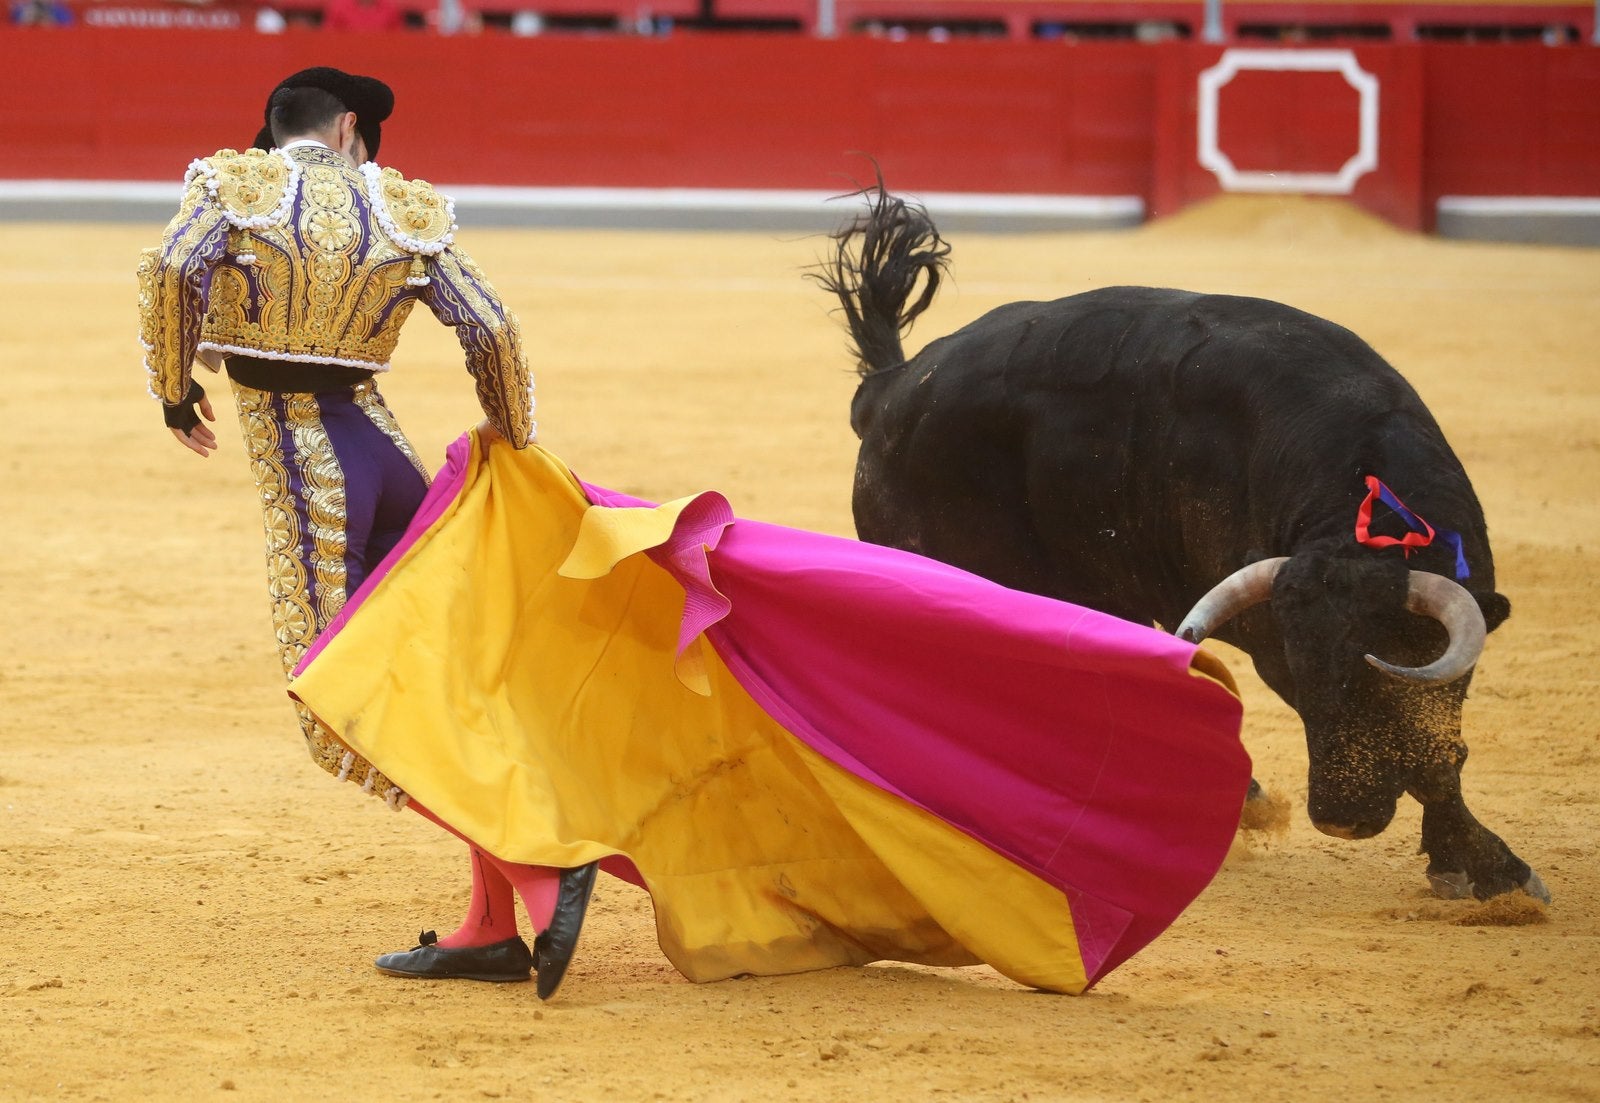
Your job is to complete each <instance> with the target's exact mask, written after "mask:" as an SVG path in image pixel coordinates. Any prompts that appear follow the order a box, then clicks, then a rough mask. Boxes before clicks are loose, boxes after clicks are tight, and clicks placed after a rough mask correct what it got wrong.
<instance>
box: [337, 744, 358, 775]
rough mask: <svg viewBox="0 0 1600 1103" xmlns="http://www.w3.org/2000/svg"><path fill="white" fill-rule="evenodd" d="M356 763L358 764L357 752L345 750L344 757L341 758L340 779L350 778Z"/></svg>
mask: <svg viewBox="0 0 1600 1103" xmlns="http://www.w3.org/2000/svg"><path fill="white" fill-rule="evenodd" d="M355 764H356V753H355V752H354V751H346V752H344V757H343V758H341V759H340V760H339V780H340V781H347V780H349V778H350V771H351V770H352V769H353V768H354V767H355Z"/></svg>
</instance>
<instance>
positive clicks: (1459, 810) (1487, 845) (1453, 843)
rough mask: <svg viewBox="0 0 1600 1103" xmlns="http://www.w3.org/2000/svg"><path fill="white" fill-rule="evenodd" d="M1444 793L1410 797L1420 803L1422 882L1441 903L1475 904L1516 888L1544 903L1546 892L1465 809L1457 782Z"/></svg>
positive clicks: (1506, 847) (1539, 882)
mask: <svg viewBox="0 0 1600 1103" xmlns="http://www.w3.org/2000/svg"><path fill="white" fill-rule="evenodd" d="M1441 788H1445V789H1446V791H1444V792H1433V793H1419V792H1418V791H1416V790H1412V792H1411V795H1412V796H1413V797H1416V798H1417V800H1418V801H1420V802H1421V803H1422V851H1423V853H1425V854H1427V855H1428V883H1429V885H1431V886H1432V888H1433V893H1434V895H1435V896H1439V897H1443V898H1444V899H1447V900H1457V899H1463V898H1465V897H1466V896H1467V895H1468V894H1469V893H1470V894H1471V895H1473V896H1476V897H1477V898H1478V899H1479V900H1487V899H1489V897H1491V896H1499V895H1500V894H1501V893H1504V892H1511V891H1512V890H1513V889H1521V890H1522V891H1523V892H1525V893H1527V894H1528V895H1529V896H1532V897H1534V898H1535V899H1537V900H1542V901H1543V902H1544V903H1546V904H1548V903H1550V890H1549V889H1547V888H1545V886H1544V882H1543V881H1542V880H1540V878H1539V875H1538V874H1537V873H1535V872H1534V871H1533V870H1532V869H1531V868H1529V866H1528V863H1527V862H1524V861H1523V860H1522V859H1521V858H1519V857H1517V856H1516V855H1515V854H1514V853H1512V851H1511V848H1510V847H1509V846H1507V845H1506V844H1505V842H1504V841H1503V840H1502V839H1501V838H1500V836H1498V835H1496V834H1495V833H1494V832H1493V831H1490V830H1489V829H1488V828H1486V827H1484V826H1483V825H1482V824H1481V823H1479V822H1478V821H1477V819H1476V818H1475V817H1474V816H1473V814H1472V813H1471V812H1470V811H1469V810H1468V809H1467V804H1466V801H1465V800H1463V799H1462V796H1461V785H1460V780H1459V777H1458V778H1456V779H1455V783H1454V784H1453V785H1449V786H1447V787H1441Z"/></svg>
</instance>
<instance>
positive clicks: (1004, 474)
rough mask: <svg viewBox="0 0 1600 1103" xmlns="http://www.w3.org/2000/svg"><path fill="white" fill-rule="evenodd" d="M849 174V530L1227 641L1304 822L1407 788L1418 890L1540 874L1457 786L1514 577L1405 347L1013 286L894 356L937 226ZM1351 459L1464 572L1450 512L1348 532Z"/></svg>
mask: <svg viewBox="0 0 1600 1103" xmlns="http://www.w3.org/2000/svg"><path fill="white" fill-rule="evenodd" d="M866 194H867V195H868V196H869V197H873V198H872V199H871V202H870V207H869V209H868V211H867V213H866V214H864V215H863V216H862V217H861V218H860V219H859V220H857V222H856V223H855V224H854V225H852V226H849V227H847V228H845V229H843V230H841V231H840V232H839V233H838V234H837V235H836V238H835V241H836V245H837V249H836V252H835V255H834V256H833V258H832V259H831V260H829V261H828V262H826V263H824V264H823V265H822V267H821V272H820V274H819V276H818V278H819V281H820V282H821V283H822V285H823V286H824V287H825V288H827V289H828V290H830V291H832V292H833V293H835V294H836V295H837V296H838V298H839V301H840V303H841V304H842V306H843V308H844V313H845V316H846V319H847V322H848V325H849V328H850V332H851V336H852V338H853V340H854V342H855V345H856V350H855V351H856V353H857V355H858V359H859V371H860V374H861V385H860V388H859V389H858V390H857V392H856V395H855V398H854V401H853V402H852V404H851V410H850V419H851V424H852V426H853V427H854V429H855V431H856V433H857V435H858V436H859V437H860V438H861V452H860V457H859V460H858V462H857V465H856V478H855V494H854V509H855V521H856V527H857V530H858V532H859V534H860V536H861V538H862V539H864V540H870V541H872V542H874V543H879V544H886V545H890V546H893V547H897V548H903V549H906V550H909V551H914V552H918V553H921V554H923V555H928V556H932V557H934V558H937V559H941V560H944V561H946V562H948V563H951V564H954V565H956V566H958V567H962V568H964V569H966V570H969V571H972V572H974V573H976V574H980V575H984V576H986V577H988V578H991V579H994V580H995V581H997V582H1000V583H1002V584H1004V585H1007V586H1010V587H1012V588H1015V589H1020V590H1027V591H1031V592H1034V593H1039V594H1046V595H1049V596H1051V597H1055V598H1060V599H1063V600H1066V601H1071V602H1075V603H1077V604H1081V605H1086V606H1089V607H1092V608H1095V609H1100V610H1103V611H1105V612H1108V613H1112V614H1115V615H1117V616H1120V617H1124V618H1126V619H1128V620H1132V621H1137V622H1140V623H1144V624H1160V625H1164V626H1166V627H1168V628H1172V627H1173V626H1179V628H1180V630H1181V631H1182V632H1183V634H1184V635H1186V636H1188V637H1189V638H1191V639H1196V640H1198V639H1200V638H1204V637H1205V636H1206V635H1208V634H1209V635H1215V636H1216V637H1217V638H1219V639H1222V640H1225V641H1227V642H1228V643H1231V644H1233V645H1235V646H1237V647H1239V648H1241V649H1242V650H1244V651H1245V652H1247V653H1248V654H1249V655H1250V657H1251V659H1252V660H1253V661H1254V663H1255V668H1256V670H1257V671H1258V672H1259V674H1260V675H1261V678H1262V680H1264V681H1265V682H1266V683H1267V685H1268V686H1270V687H1271V688H1272V689H1273V690H1274V691H1275V692H1276V693H1277V694H1278V695H1279V696H1280V697H1282V698H1283V700H1284V701H1285V702H1287V703H1288V704H1289V706H1290V707H1291V708H1293V709H1295V710H1296V711H1297V712H1298V713H1299V715H1300V718H1301V721H1302V722H1303V724H1304V725H1305V731H1306V744H1307V748H1308V751H1309V757H1310V770H1309V797H1308V811H1309V813H1310V816H1311V819H1312V821H1313V822H1314V823H1315V824H1316V825H1317V827H1319V828H1320V829H1321V830H1323V831H1325V832H1327V833H1329V834H1331V835H1337V836H1340V837H1344V838H1365V837H1369V836H1372V835H1376V834H1377V833H1379V832H1380V831H1382V830H1383V829H1384V828H1385V827H1386V826H1388V824H1389V822H1390V820H1391V819H1392V818H1393V816H1394V812H1395V808H1396V804H1397V802H1398V800H1399V798H1400V795H1401V794H1402V793H1410V794H1411V795H1412V796H1413V797H1415V798H1416V799H1417V800H1418V801H1419V802H1421V804H1422V806H1423V815H1422V849H1423V850H1424V851H1425V852H1426V853H1427V854H1428V858H1429V861H1428V875H1429V879H1430V882H1431V883H1432V885H1433V888H1434V890H1435V891H1436V892H1438V893H1439V894H1440V895H1445V896H1461V895H1465V894H1466V893H1467V892H1469V891H1470V892H1472V893H1474V894H1475V895H1477V896H1478V897H1480V898H1487V897H1489V896H1493V895H1496V894H1498V893H1503V892H1507V891H1510V890H1513V889H1517V888H1521V889H1524V890H1525V891H1527V892H1528V893H1530V894H1532V895H1534V896H1537V897H1540V898H1541V899H1545V900H1548V899H1549V896H1548V893H1547V892H1546V891H1545V888H1544V886H1543V884H1542V883H1541V881H1540V879H1539V877H1538V875H1537V874H1535V873H1534V872H1533V871H1532V870H1530V869H1529V867H1528V864H1527V863H1526V862H1524V861H1522V859H1520V858H1518V857H1517V856H1516V855H1515V854H1514V853H1512V851H1511V849H1510V848H1509V847H1507V846H1506V844H1505V843H1504V842H1503V841H1501V839H1500V838H1499V837H1498V836H1496V835H1495V834H1494V833H1493V832H1491V831H1489V830H1488V829H1487V828H1485V827H1483V826H1482V825H1481V824H1479V823H1478V821H1477V820H1476V819H1475V818H1474V817H1473V815H1472V813H1471V812H1470V811H1468V809H1467V806H1466V803H1465V802H1464V800H1463V799H1462V794H1461V780H1460V775H1461V766H1462V764H1463V763H1464V762H1465V761H1466V757H1467V748H1466V744H1465V743H1464V742H1463V741H1462V739H1461V706H1462V702H1463V701H1464V699H1465V698H1466V693H1467V686H1468V683H1469V682H1470V680H1471V670H1472V666H1473V663H1475V662H1476V659H1477V654H1478V651H1479V650H1481V648H1482V644H1483V638H1484V633H1485V632H1486V631H1488V630H1492V629H1494V628H1496V627H1497V626H1499V624H1500V623H1501V622H1502V621H1504V620H1505V618H1506V617H1507V616H1508V615H1509V613H1510V603H1509V602H1508V601H1507V600H1506V599H1505V598H1504V597H1503V596H1501V595H1500V594H1498V593H1496V592H1495V581H1494V560H1493V557H1492V555H1491V553H1490V549H1489V539H1488V533H1487V530H1486V527H1485V524H1484V519H1483V511H1482V508H1481V507H1480V506H1479V504H1478V500H1477V497H1476V496H1475V494H1474V493H1473V490H1472V486H1471V483H1470V482H1469V481H1468V479H1467V475H1466V472H1465V471H1464V470H1463V469H1462V466H1461V463H1460V461H1459V460H1457V459H1456V456H1455V454H1454V453H1453V452H1452V451H1451V449H1450V446H1449V444H1448V443H1446V441H1445V439H1444V435H1443V433H1442V432H1441V431H1440V429H1439V427H1438V425H1437V424H1436V422H1435V421H1434V419H1433V417H1432V415H1431V414H1430V413H1429V412H1428V410H1427V408H1426V407H1425V406H1424V405H1423V403H1422V400H1421V399H1420V398H1419V397H1418V396H1417V394H1416V392H1415V391H1414V390H1412V388H1411V387H1410V385H1409V384H1407V383H1406V381H1405V380H1404V379H1402V378H1401V377H1400V375H1399V373H1397V372H1396V371H1395V370H1394V369H1393V368H1391V367H1390V366H1389V365H1388V364H1387V363H1386V362H1385V361H1384V360H1383V359H1382V358H1381V357H1380V356H1379V355H1378V354H1377V353H1376V352H1374V351H1373V350H1372V348H1371V347H1370V346H1368V345H1367V344H1366V343H1365V342H1363V341H1362V340H1361V339H1360V338H1358V337H1356V336H1355V335H1354V334H1353V333H1351V332H1349V331H1348V330H1346V329H1344V328H1342V327H1340V326H1337V325H1335V324H1333V323H1332V322H1328V321H1325V320H1323V319H1321V318H1316V317H1313V316H1312V315H1309V314H1306V313H1303V312H1301V311H1299V310H1295V309H1293V308H1291V307H1288V306H1284V305H1282V304H1280V303H1274V302H1268V301H1265V300H1262V299H1251V298H1241V297H1236V296H1228V295H1199V294H1194V293H1190V292H1184V291H1174V290H1166V289H1159V288H1150V287H1113V288H1105V289H1102V290H1098V291H1090V292H1086V293H1084V294H1081V295H1073V296H1070V297H1068V298H1064V299H1058V300H1056V301H1054V302H1043V303H1040V302H1017V303H1011V304H1009V305H1006V306H1002V307H1000V308H998V309H996V310H994V311H991V312H990V313H988V314H986V315H984V316H983V317H982V318H979V319H978V320H977V321H975V322H973V323H971V324H970V325H968V326H966V327H964V328H963V329H961V330H959V331H957V332H955V333H953V334H950V335H949V336H947V337H942V338H939V339H938V340H935V341H933V342H932V343H931V344H929V345H928V346H927V347H926V348H924V349H923V350H922V352H920V353H918V354H917V355H916V356H915V357H913V358H912V359H910V360H909V361H908V360H906V358H905V354H904V352H903V350H902V348H901V344H900V335H901V334H902V333H904V332H905V331H906V330H907V329H908V328H909V326H910V324H911V322H912V320H913V319H914V318H915V317H916V316H917V315H918V314H920V313H921V312H922V310H924V309H925V308H926V307H927V305H928V304H929V303H930V302H931V301H932V298H933V295H934V293H935V291H936V290H937V288H938V283H939V279H940V276H941V274H942V272H943V270H944V266H945V263H946V257H947V255H948V253H949V248H948V246H947V245H945V243H944V242H943V241H942V240H941V239H940V238H939V235H938V233H937V231H936V230H935V229H934V227H933V224H932V223H931V221H929V219H928V217H927V215H926V212H924V211H922V210H921V209H920V208H916V207H913V206H909V205H907V204H905V203H903V202H902V201H900V200H898V199H896V198H894V197H893V196H890V195H888V194H887V193H884V192H882V191H881V190H877V191H872V190H869V192H868V193H866ZM1368 475H1375V476H1377V477H1378V478H1380V479H1381V480H1383V482H1384V483H1386V484H1387V485H1388V486H1389V487H1391V488H1393V490H1394V492H1395V493H1397V494H1398V495H1399V496H1400V497H1401V498H1402V499H1404V502H1405V504H1406V505H1408V506H1409V507H1410V508H1411V509H1412V510H1413V511H1414V512H1415V513H1416V514H1417V515H1418V516H1420V517H1421V518H1423V519H1425V520H1426V521H1428V522H1431V524H1432V525H1434V526H1436V527H1437V528H1438V529H1440V530H1453V531H1454V532H1456V533H1459V535H1460V540H1461V550H1462V553H1463V554H1464V557H1465V561H1466V564H1467V568H1468V571H1469V572H1470V573H1468V574H1467V575H1466V576H1465V577H1464V578H1463V580H1462V584H1461V585H1457V584H1456V583H1455V582H1453V581H1451V580H1450V579H1451V576H1454V575H1456V574H1457V573H1458V572H1457V560H1456V555H1455V552H1454V551H1453V550H1452V549H1450V548H1448V547H1446V546H1445V541H1444V539H1443V538H1438V539H1435V540H1434V541H1433V542H1432V543H1431V544H1429V545H1427V546H1425V547H1420V548H1417V549H1415V550H1414V552H1412V553H1410V554H1409V555H1404V554H1402V551H1401V550H1400V549H1399V548H1395V547H1390V548H1387V549H1378V548H1374V547H1371V546H1368V545H1364V544H1362V543H1358V542H1357V541H1356V539H1355V523H1356V518H1357V511H1358V509H1359V508H1360V505H1361V503H1362V500H1363V499H1364V498H1365V497H1366V495H1367V490H1368V487H1367V484H1366V483H1365V482H1364V480H1365V477H1366V476H1368ZM1384 514H1385V510H1384V509H1383V508H1382V507H1380V508H1379V509H1378V515H1379V516H1380V517H1382V516H1384ZM1389 519H1390V520H1393V519H1394V518H1393V517H1390V518H1389ZM1404 531H1405V528H1404V527H1402V528H1400V529H1396V530H1393V531H1392V532H1391V533H1390V534H1391V535H1395V536H1398V535H1400V534H1401V533H1403V532H1404ZM1441 652H1443V655H1442V657H1439V658H1435V656H1441Z"/></svg>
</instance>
